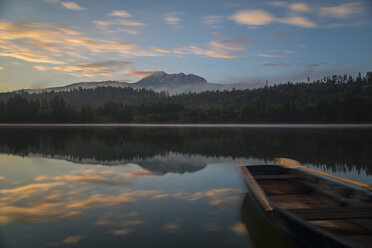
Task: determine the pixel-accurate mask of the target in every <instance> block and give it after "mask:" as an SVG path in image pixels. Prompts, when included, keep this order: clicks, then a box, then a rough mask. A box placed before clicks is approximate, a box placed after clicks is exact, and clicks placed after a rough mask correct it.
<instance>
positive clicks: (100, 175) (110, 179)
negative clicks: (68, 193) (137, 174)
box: [54, 170, 128, 185]
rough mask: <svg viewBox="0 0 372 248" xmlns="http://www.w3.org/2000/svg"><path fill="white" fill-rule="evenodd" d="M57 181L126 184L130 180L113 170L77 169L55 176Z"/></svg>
mask: <svg viewBox="0 0 372 248" xmlns="http://www.w3.org/2000/svg"><path fill="white" fill-rule="evenodd" d="M54 180H57V181H70V182H74V181H76V182H82V183H95V184H105V185H126V184H128V182H127V181H126V180H123V179H122V178H120V177H118V176H115V175H113V174H112V172H111V171H107V172H95V171H93V170H87V171H82V172H81V171H77V172H74V173H71V174H67V175H62V176H57V177H54Z"/></svg>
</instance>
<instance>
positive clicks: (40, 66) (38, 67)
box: [32, 65, 50, 181]
mask: <svg viewBox="0 0 372 248" xmlns="http://www.w3.org/2000/svg"><path fill="white" fill-rule="evenodd" d="M32 67H33V68H34V69H36V70H38V71H47V70H49V69H50V68H49V67H46V66H42V65H34V66H32ZM36 181H37V180H36Z"/></svg>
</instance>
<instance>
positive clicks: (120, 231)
mask: <svg viewBox="0 0 372 248" xmlns="http://www.w3.org/2000/svg"><path fill="white" fill-rule="evenodd" d="M132 231H133V229H116V230H110V233H112V234H113V235H115V236H123V235H127V234H129V233H131V232H132Z"/></svg>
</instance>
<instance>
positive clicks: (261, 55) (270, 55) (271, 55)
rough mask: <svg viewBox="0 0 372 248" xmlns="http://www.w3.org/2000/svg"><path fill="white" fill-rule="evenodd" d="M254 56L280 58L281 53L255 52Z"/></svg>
mask: <svg viewBox="0 0 372 248" xmlns="http://www.w3.org/2000/svg"><path fill="white" fill-rule="evenodd" d="M256 56H258V57H266V58H281V57H283V56H282V55H275V54H265V53H257V54H256Z"/></svg>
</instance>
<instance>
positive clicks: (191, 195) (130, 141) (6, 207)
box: [0, 128, 372, 248]
mask: <svg viewBox="0 0 372 248" xmlns="http://www.w3.org/2000/svg"><path fill="white" fill-rule="evenodd" d="M371 136H372V134H371V131H369V130H322V131H321V130H301V129H295V130H289V129H280V130H273V129H236V130H232V129H200V128H192V129H182V128H170V129H159V128H107V129H106V128H80V129H79V128H71V129H70V128H33V129H20V128H18V129H17V128H13V129H12V128H0V172H1V173H0V247H11V248H13V247H28V248H33V247H38V248H39V247H73V246H75V247H100V246H102V247H106V246H109V247H122V246H123V245H125V246H128V247H149V246H151V247H164V246H166V247H168V246H177V247H210V246H214V247H254V245H256V246H255V247H268V246H267V244H266V243H265V242H266V241H273V240H276V239H277V238H278V239H281V238H280V237H277V236H276V234H272V233H271V232H270V234H267V233H268V229H267V228H266V227H265V226H264V228H263V229H262V230H261V229H260V228H259V227H260V226H262V225H261V224H260V223H261V221H258V222H257V220H256V219H257V218H258V215H257V214H256V213H255V212H254V209H253V208H252V205H251V204H249V201H248V200H247V196H246V197H244V194H245V192H246V187H245V185H244V183H243V180H242V177H241V174H240V171H239V170H238V165H237V162H238V161H239V160H243V162H244V163H248V164H257V163H265V161H270V160H272V159H273V158H275V157H290V158H294V159H297V160H299V161H301V162H302V163H305V164H306V163H307V164H311V165H312V166H322V167H324V168H325V169H331V170H337V171H349V172H350V171H351V172H353V173H354V174H356V175H357V174H358V173H362V172H363V173H365V174H368V175H369V174H370V172H371V167H370V165H371V163H370V161H371V159H370V158H369V154H368V153H369V151H370V150H371V148H372V147H371V146H372V144H371V143H370V142H369V140H370V138H372V137H371ZM346 151H347V152H346ZM366 178H367V179H366V180H370V178H371V177H370V176H366ZM243 199H244V200H243ZM252 213H253V214H252ZM257 223H258V224H257ZM252 226H253V229H252ZM247 229H248V232H247ZM279 236H280V235H279ZM257 237H258V238H257ZM268 237H269V238H268ZM1 239H2V240H1ZM257 240H258V241H257ZM262 242H264V243H262ZM278 242H279V241H278ZM275 244H277V243H276V242H275ZM278 244H279V243H278ZM276 247H277V246H276Z"/></svg>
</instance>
